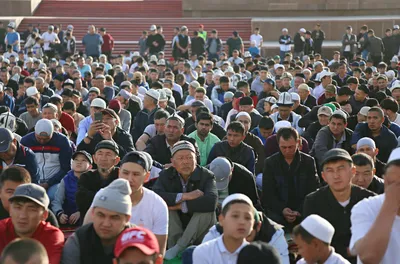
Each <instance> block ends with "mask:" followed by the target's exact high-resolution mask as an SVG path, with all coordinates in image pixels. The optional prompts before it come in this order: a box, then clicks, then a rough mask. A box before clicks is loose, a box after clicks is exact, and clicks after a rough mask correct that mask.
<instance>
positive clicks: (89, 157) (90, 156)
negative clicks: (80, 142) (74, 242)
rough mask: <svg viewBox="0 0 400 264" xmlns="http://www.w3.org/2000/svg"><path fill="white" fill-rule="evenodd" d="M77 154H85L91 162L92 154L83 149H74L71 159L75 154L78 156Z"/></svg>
mask: <svg viewBox="0 0 400 264" xmlns="http://www.w3.org/2000/svg"><path fill="white" fill-rule="evenodd" d="M78 155H83V156H85V158H86V159H87V161H89V163H90V164H92V163H93V159H92V155H90V154H89V153H88V152H87V151H85V150H78V151H75V152H74V154H72V159H75V158H76V156H78Z"/></svg>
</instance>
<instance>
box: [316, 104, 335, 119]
mask: <svg viewBox="0 0 400 264" xmlns="http://www.w3.org/2000/svg"><path fill="white" fill-rule="evenodd" d="M332 114H333V111H332V109H331V108H329V107H328V106H321V107H320V108H319V109H318V115H324V116H327V117H330V116H332Z"/></svg>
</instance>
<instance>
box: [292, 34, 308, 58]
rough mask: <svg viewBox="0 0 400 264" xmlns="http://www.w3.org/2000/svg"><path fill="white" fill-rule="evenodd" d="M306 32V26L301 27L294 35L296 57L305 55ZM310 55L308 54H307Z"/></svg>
mask: <svg viewBox="0 0 400 264" xmlns="http://www.w3.org/2000/svg"><path fill="white" fill-rule="evenodd" d="M305 33H306V30H305V29H304V28H300V30H299V32H297V33H296V35H294V39H293V42H294V57H300V59H302V58H303V56H304V47H305V43H306V42H305ZM307 55H308V54H307Z"/></svg>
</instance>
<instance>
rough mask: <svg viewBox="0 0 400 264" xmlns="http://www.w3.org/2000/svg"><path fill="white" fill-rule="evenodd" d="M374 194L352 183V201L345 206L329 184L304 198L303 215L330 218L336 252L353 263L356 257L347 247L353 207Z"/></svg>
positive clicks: (333, 245)
mask: <svg viewBox="0 0 400 264" xmlns="http://www.w3.org/2000/svg"><path fill="white" fill-rule="evenodd" d="M374 195H375V194H374V193H373V192H371V191H368V190H366V189H364V188H361V187H358V186H355V185H352V187H351V195H350V202H349V204H348V205H346V206H345V207H343V206H342V205H340V204H339V202H338V201H337V200H336V198H335V196H333V193H332V191H331V190H330V188H329V186H325V187H322V188H320V189H319V190H317V191H315V192H313V193H311V194H309V195H307V197H306V199H305V200H304V207H303V215H304V217H307V216H309V215H311V214H317V215H319V216H321V217H323V218H325V219H326V220H328V221H329V223H331V224H332V225H333V227H334V228H335V234H334V235H333V239H332V243H331V245H332V247H334V248H335V251H336V253H338V254H340V255H342V256H343V257H344V258H346V259H347V260H349V261H350V262H351V263H356V258H355V257H349V256H348V255H347V248H348V247H349V244H350V238H351V230H350V227H351V222H350V216H351V209H352V208H353V206H354V205H356V204H357V203H358V202H359V201H361V200H363V199H364V198H368V197H370V196H374Z"/></svg>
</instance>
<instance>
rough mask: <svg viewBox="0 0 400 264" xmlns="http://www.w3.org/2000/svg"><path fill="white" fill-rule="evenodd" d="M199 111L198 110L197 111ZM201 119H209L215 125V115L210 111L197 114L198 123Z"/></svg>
mask: <svg viewBox="0 0 400 264" xmlns="http://www.w3.org/2000/svg"><path fill="white" fill-rule="evenodd" d="M196 112H197V111H196ZM200 120H208V121H210V122H211V126H212V125H213V117H212V115H211V114H210V113H207V112H200V113H199V114H197V115H196V123H197V124H198V123H199V122H200Z"/></svg>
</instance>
